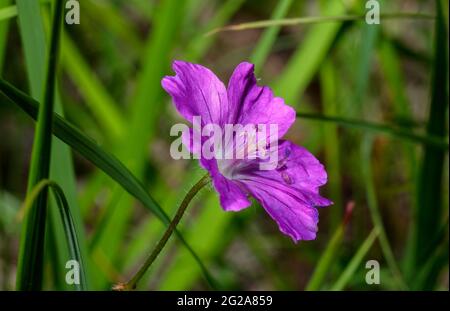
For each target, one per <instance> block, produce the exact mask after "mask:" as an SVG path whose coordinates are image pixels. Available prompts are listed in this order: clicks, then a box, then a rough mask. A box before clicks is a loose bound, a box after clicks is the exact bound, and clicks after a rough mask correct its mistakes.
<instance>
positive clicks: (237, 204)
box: [200, 158, 251, 212]
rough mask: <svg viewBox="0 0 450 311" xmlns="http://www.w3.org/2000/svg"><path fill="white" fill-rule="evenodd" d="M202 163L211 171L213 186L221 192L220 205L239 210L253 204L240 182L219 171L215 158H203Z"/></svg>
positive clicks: (226, 209) (226, 208)
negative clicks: (229, 178) (226, 176)
mask: <svg viewBox="0 0 450 311" xmlns="http://www.w3.org/2000/svg"><path fill="white" fill-rule="evenodd" d="M200 164H201V166H202V167H203V168H204V169H206V170H207V171H208V172H209V173H210V175H211V179H212V183H213V186H214V188H215V189H216V191H217V193H219V199H220V205H221V206H222V208H223V209H224V210H225V211H233V212H237V211H240V210H242V209H244V208H247V207H249V206H250V205H251V202H250V201H249V199H248V198H247V195H246V193H245V192H244V190H243V189H242V187H240V186H241V185H240V183H239V182H234V181H231V180H228V179H227V178H225V177H224V176H223V175H222V174H221V173H220V172H219V169H218V167H217V161H216V160H215V159H211V160H206V159H204V158H202V159H200Z"/></svg>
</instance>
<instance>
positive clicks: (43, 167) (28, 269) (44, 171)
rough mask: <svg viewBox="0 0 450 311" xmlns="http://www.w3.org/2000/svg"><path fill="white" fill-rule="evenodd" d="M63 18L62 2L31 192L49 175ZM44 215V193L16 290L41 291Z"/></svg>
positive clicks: (30, 223)
mask: <svg viewBox="0 0 450 311" xmlns="http://www.w3.org/2000/svg"><path fill="white" fill-rule="evenodd" d="M62 14H63V1H62V0H58V1H57V2H56V5H55V9H54V15H53V21H52V36H51V43H50V50H49V54H48V55H49V56H48V67H47V78H46V88H45V92H44V101H43V104H42V106H41V107H40V108H39V110H38V117H37V124H36V132H35V140H34V145H33V152H32V157H31V164H30V173H29V177H28V191H31V189H32V188H33V187H34V186H35V185H36V184H37V183H38V182H39V181H40V180H42V179H47V178H48V177H49V175H50V156H51V142H52V124H53V121H52V120H53V106H54V97H55V84H56V70H57V61H58V50H59V38H60V32H61V27H62ZM46 214H47V193H46V192H45V191H44V192H43V193H41V194H40V195H39V196H38V197H37V199H36V201H35V203H34V204H33V206H32V207H31V210H30V212H29V213H27V217H26V218H25V219H24V226H23V230H22V236H21V246H20V251H19V263H18V271H17V281H16V283H17V288H18V289H19V290H39V289H41V288H42V278H43V271H42V270H43V256H44V237H45V223H46V222H45V219H46Z"/></svg>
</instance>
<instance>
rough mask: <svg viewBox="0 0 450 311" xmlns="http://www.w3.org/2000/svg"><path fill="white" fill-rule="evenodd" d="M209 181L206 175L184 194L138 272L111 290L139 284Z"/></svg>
mask: <svg viewBox="0 0 450 311" xmlns="http://www.w3.org/2000/svg"><path fill="white" fill-rule="evenodd" d="M209 181H210V177H209V174H206V175H205V176H203V177H202V178H201V179H200V180H199V181H198V182H197V183H196V184H195V185H194V186H193V187H192V188H191V189H190V190H189V192H188V193H187V194H186V196H185V197H184V199H183V201H182V202H181V204H180V207H179V208H178V210H177V213H176V214H175V217H174V218H173V219H172V221H171V222H170V225H169V227H167V229H166V232H164V235H163V236H162V238H161V240H159V242H158V244H157V245H156V247H155V248H154V249H153V251H152V253H151V254H150V256H149V257H148V258H147V259H146V260H145V262H144V264H143V265H142V266H141V268H140V269H139V270H138V272H136V274H135V275H134V276H133V277H132V278H131V279H130V280H129V281H128V282H126V283H118V284H116V285H114V286H113V290H117V291H124V290H133V289H135V288H136V285H137V283H138V282H139V280H140V279H141V278H142V277H143V276H144V274H145V272H146V271H147V270H148V268H150V266H151V265H152V264H153V262H154V261H155V259H156V258H157V257H158V255H159V253H161V251H162V250H163V248H164V246H165V245H166V243H167V241H169V238H170V237H171V235H172V233H173V232H174V231H175V229H176V227H177V225H178V223H179V222H180V220H181V218H182V217H183V215H184V212H185V211H186V208H187V207H188V205H189V203H190V202H191V201H192V199H193V198H194V197H195V196H196V194H197V193H198V192H199V191H200V190H201V189H202V188H203V187H204V186H206V185H207V184H208V183H209Z"/></svg>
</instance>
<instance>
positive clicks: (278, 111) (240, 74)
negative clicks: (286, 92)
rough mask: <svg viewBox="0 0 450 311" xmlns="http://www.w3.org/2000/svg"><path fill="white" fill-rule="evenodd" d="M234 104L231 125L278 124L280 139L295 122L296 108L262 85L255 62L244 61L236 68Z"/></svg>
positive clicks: (232, 83)
mask: <svg viewBox="0 0 450 311" xmlns="http://www.w3.org/2000/svg"><path fill="white" fill-rule="evenodd" d="M227 92H228V101H229V105H230V111H229V118H228V119H227V120H228V121H227V123H231V124H242V125H246V124H255V125H257V124H266V125H269V124H277V125H278V135H276V136H277V137H271V140H270V141H272V140H275V139H279V138H281V137H282V136H284V134H286V132H287V131H288V129H289V128H290V127H291V125H292V124H293V123H294V121H295V110H294V109H292V107H290V106H288V105H286V104H285V103H284V100H283V99H282V98H280V97H274V96H273V93H272V90H271V89H270V88H269V87H266V86H258V85H257V83H256V78H255V75H254V65H253V64H250V63H247V62H243V63H240V64H239V65H238V66H237V67H236V69H235V70H234V72H233V74H232V76H231V78H230V81H229V83H228V89H227Z"/></svg>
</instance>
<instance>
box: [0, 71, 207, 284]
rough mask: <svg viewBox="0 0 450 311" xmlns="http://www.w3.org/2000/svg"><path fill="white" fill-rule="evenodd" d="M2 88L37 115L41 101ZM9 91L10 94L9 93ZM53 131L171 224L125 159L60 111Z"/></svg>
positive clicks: (2, 83) (3, 85)
mask: <svg viewBox="0 0 450 311" xmlns="http://www.w3.org/2000/svg"><path fill="white" fill-rule="evenodd" d="M0 90H1V93H3V95H4V96H5V97H6V99H8V100H9V101H11V102H12V103H14V104H16V105H18V106H19V107H20V108H21V109H22V110H23V111H24V112H26V113H27V114H28V115H29V116H30V117H32V118H33V119H36V117H37V109H38V106H39V104H38V103H37V102H36V101H35V100H33V99H32V98H30V97H29V96H27V95H26V94H24V93H23V92H21V91H19V90H17V89H16V88H15V87H13V86H12V85H10V84H9V83H8V82H6V81H4V80H2V79H0ZM6 94H8V96H7V95H6ZM53 133H54V134H55V135H56V136H57V137H58V138H60V139H61V140H62V141H63V142H65V143H66V144H67V145H69V146H70V147H72V148H73V149H74V150H75V151H77V152H78V153H79V154H80V155H82V156H83V157H84V158H86V159H87V160H88V161H90V162H92V163H93V164H94V165H95V166H96V167H98V168H99V169H101V170H102V171H104V172H105V173H106V174H107V175H108V176H110V177H111V178H112V179H113V180H115V181H116V182H117V183H118V184H120V185H121V186H122V188H123V189H124V190H126V191H127V192H128V193H129V194H131V195H132V196H133V197H135V198H136V199H137V200H139V201H140V202H141V203H142V204H143V205H144V206H145V207H146V208H147V209H148V210H150V211H151V212H152V213H154V214H155V215H156V216H157V217H158V218H159V219H160V220H162V221H163V222H164V224H166V225H168V224H169V223H170V218H169V217H168V215H167V214H166V213H165V212H164V210H163V209H162V208H161V207H160V206H159V205H158V204H157V202H156V201H155V200H154V199H153V198H152V197H151V196H150V195H149V193H148V192H147V191H146V190H145V187H144V186H143V185H142V183H141V182H140V181H139V180H138V179H137V178H136V177H135V176H134V175H133V174H132V173H131V172H130V170H128V169H127V168H126V167H125V166H124V165H123V164H122V162H120V161H119V160H118V159H117V158H116V157H114V156H113V155H111V154H109V153H107V152H106V151H104V150H103V149H101V148H100V147H99V146H98V145H97V144H96V143H95V142H94V141H92V140H91V139H89V138H88V137H86V136H85V135H84V134H83V133H82V132H81V131H80V130H78V129H77V128H75V127H74V126H72V125H71V124H70V123H68V122H67V121H66V120H64V119H63V118H61V117H60V116H58V115H57V114H55V115H54V124H53ZM175 233H176V235H177V236H178V238H179V239H180V241H181V242H182V243H183V245H184V246H185V247H186V248H187V250H188V251H189V253H190V254H191V256H193V257H194V259H195V261H196V262H197V264H198V265H199V266H200V269H201V270H202V272H203V274H204V275H205V277H206V279H207V280H208V282H210V283H211V284H214V281H213V278H212V276H211V274H210V273H209V272H208V270H207V269H206V267H205V266H204V264H203V262H202V261H201V260H200V258H199V257H198V256H197V254H196V253H195V252H194V250H193V249H192V248H191V247H190V245H189V244H188V243H187V242H186V241H185V239H184V238H183V236H182V235H181V234H180V233H179V232H178V231H176V232H175Z"/></svg>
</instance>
